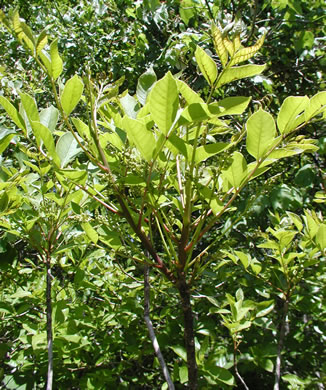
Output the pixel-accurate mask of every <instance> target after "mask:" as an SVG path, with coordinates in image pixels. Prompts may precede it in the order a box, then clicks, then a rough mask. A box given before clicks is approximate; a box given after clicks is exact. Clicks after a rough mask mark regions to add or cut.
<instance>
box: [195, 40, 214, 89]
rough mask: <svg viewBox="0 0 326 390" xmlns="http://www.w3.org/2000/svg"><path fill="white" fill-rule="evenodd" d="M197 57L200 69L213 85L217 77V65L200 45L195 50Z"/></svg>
mask: <svg viewBox="0 0 326 390" xmlns="http://www.w3.org/2000/svg"><path fill="white" fill-rule="evenodd" d="M195 57H196V61H197V64H198V66H199V69H200V71H201V72H202V74H203V75H204V77H205V79H206V80H207V82H208V84H209V85H210V86H212V85H213V84H214V82H215V80H216V78H217V66H216V64H215V62H214V60H213V59H212V58H211V57H210V56H209V55H208V54H207V53H206V52H205V50H203V49H202V48H201V47H199V46H197V49H196V51H195Z"/></svg>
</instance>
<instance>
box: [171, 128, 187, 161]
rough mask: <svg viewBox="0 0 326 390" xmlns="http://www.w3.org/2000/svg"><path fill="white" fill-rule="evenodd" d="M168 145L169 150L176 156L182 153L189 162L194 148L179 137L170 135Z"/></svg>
mask: <svg viewBox="0 0 326 390" xmlns="http://www.w3.org/2000/svg"><path fill="white" fill-rule="evenodd" d="M167 144H168V148H169V150H170V151H171V152H172V153H173V155H174V156H177V155H178V154H179V153H181V154H182V155H183V156H185V158H186V159H188V160H189V159H190V158H191V156H192V150H193V148H192V146H191V145H190V144H188V143H187V142H185V141H184V140H183V139H182V138H180V137H178V136H177V135H175V134H172V135H170V137H169V138H168V142H167Z"/></svg>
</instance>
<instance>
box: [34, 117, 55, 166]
mask: <svg viewBox="0 0 326 390" xmlns="http://www.w3.org/2000/svg"><path fill="white" fill-rule="evenodd" d="M31 126H32V129H33V133H34V135H35V139H36V141H37V143H38V146H39V147H40V146H41V144H40V140H42V141H43V143H44V145H45V147H46V149H47V150H48V153H49V156H50V157H52V159H53V161H54V163H55V164H56V165H57V166H58V167H59V166H60V158H59V156H58V155H57V152H56V149H55V145H54V139H53V136H52V133H51V131H50V130H49V129H48V128H47V127H45V126H44V125H43V124H42V123H40V122H31Z"/></svg>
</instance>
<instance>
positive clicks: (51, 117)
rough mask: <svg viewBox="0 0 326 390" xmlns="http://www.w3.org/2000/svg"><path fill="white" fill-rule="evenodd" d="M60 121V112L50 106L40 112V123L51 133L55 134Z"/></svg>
mask: <svg viewBox="0 0 326 390" xmlns="http://www.w3.org/2000/svg"><path fill="white" fill-rule="evenodd" d="M58 119H59V111H58V110H57V109H56V108H55V107H53V106H50V107H48V108H45V109H44V110H42V111H41V112H40V120H39V121H40V122H41V123H42V124H43V125H44V126H46V127H47V128H48V129H49V130H50V131H51V132H53V131H54V130H55V128H56V125H57V123H58Z"/></svg>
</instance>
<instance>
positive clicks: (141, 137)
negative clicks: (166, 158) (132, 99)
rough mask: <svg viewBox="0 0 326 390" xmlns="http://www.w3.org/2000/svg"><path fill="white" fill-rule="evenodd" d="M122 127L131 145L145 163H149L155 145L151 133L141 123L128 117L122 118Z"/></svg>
mask: <svg viewBox="0 0 326 390" xmlns="http://www.w3.org/2000/svg"><path fill="white" fill-rule="evenodd" d="M122 125H123V128H124V130H125V131H126V133H127V135H128V138H129V140H130V141H131V143H132V144H134V145H135V146H136V148H137V149H138V150H139V152H140V154H141V155H142V157H143V158H144V159H145V160H146V161H150V160H151V158H152V156H153V151H154V149H155V144H156V142H155V138H154V135H153V133H152V132H151V131H150V130H147V127H146V125H145V124H144V123H143V122H141V121H139V120H137V119H132V118H129V117H128V116H125V117H124V118H123V120H122Z"/></svg>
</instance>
